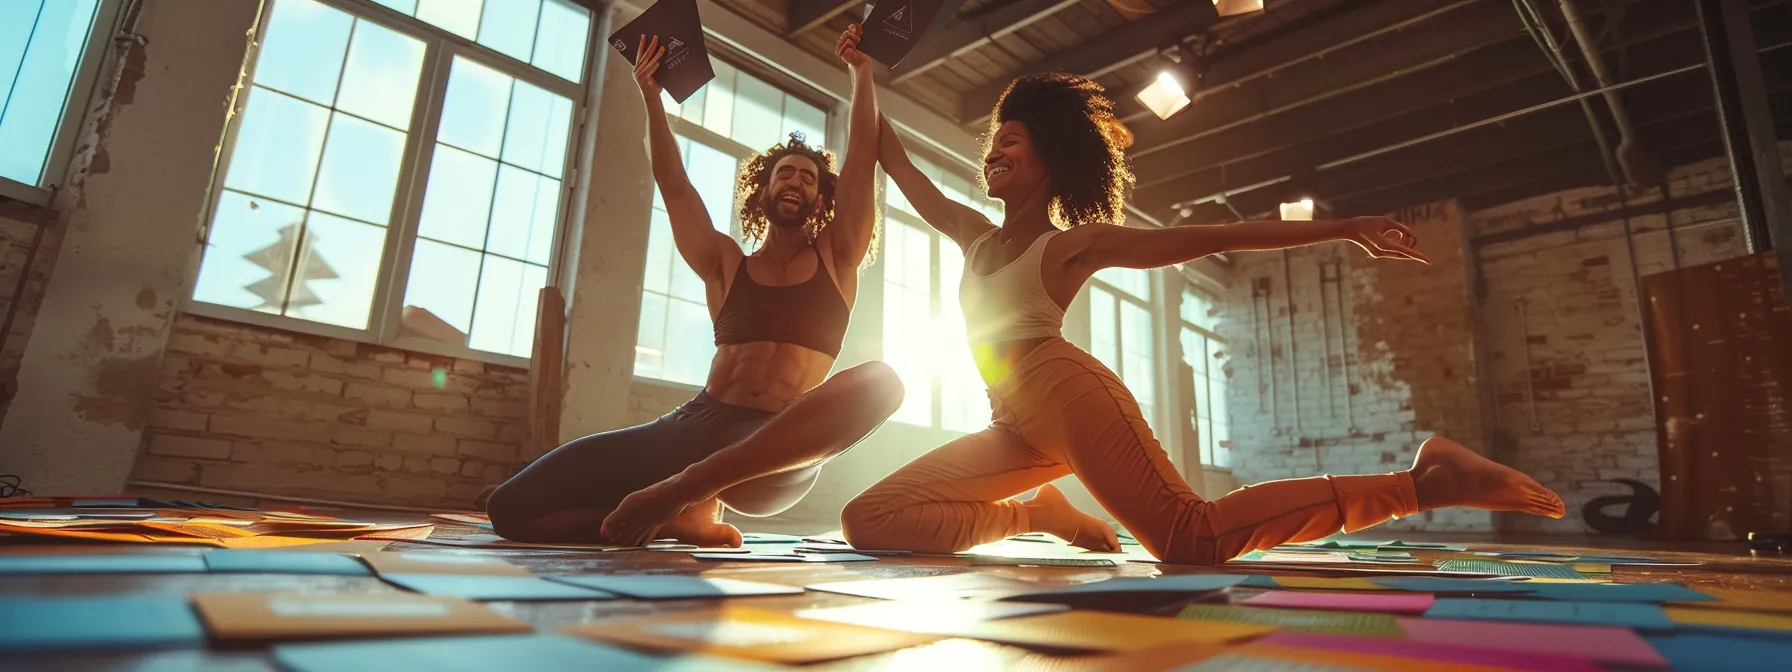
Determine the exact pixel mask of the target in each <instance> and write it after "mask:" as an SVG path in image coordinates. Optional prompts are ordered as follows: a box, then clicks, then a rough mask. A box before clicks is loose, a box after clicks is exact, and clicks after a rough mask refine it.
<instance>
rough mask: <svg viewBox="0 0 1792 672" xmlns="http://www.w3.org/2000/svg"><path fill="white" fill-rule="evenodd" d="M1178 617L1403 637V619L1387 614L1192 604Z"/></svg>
mask: <svg viewBox="0 0 1792 672" xmlns="http://www.w3.org/2000/svg"><path fill="white" fill-rule="evenodd" d="M1176 618H1179V619H1182V620H1187V621H1199V622H1202V623H1244V624H1250V625H1261V626H1269V627H1273V628H1279V629H1282V630H1292V631H1295V632H1310V633H1314V634H1321V635H1354V636H1357V637H1399V636H1400V622H1399V621H1397V620H1395V619H1394V617H1393V616H1390V615H1388V614H1364V613H1355V612H1348V611H1315V610H1310V609H1269V608H1264V607H1243V606H1238V605H1234V604H1191V605H1188V606H1187V607H1183V609H1182V612H1181V613H1178V614H1176Z"/></svg>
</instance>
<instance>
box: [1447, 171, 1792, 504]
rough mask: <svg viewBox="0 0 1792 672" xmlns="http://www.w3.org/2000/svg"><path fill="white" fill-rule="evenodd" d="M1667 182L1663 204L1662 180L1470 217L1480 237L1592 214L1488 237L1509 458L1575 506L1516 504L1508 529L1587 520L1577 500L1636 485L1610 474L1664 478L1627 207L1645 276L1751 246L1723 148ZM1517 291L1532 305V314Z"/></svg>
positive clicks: (1494, 369) (1497, 382)
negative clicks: (1533, 231) (1561, 509)
mask: <svg viewBox="0 0 1792 672" xmlns="http://www.w3.org/2000/svg"><path fill="white" fill-rule="evenodd" d="M1780 149H1781V155H1782V161H1783V162H1785V164H1786V165H1788V166H1792V142H1788V143H1781V145H1780ZM1667 187H1668V193H1669V195H1670V196H1671V198H1672V206H1671V207H1665V206H1664V204H1663V200H1662V192H1661V191H1660V190H1659V189H1653V190H1647V191H1643V192H1640V193H1636V194H1632V195H1630V196H1629V197H1628V198H1626V199H1620V198H1619V197H1618V194H1617V193H1616V192H1614V191H1613V190H1612V189H1609V188H1590V189H1576V190H1571V191H1565V192H1559V193H1555V194H1549V195H1546V196H1541V197H1537V198H1532V199H1527V200H1524V201H1519V202H1516V203H1508V204H1505V205H1501V206H1498V207H1494V208H1488V209H1484V210H1481V211H1479V212H1475V213H1473V214H1472V215H1471V217H1470V224H1471V226H1472V227H1473V230H1474V231H1475V233H1476V235H1488V234H1497V233H1501V232H1510V231H1522V230H1524V229H1527V228H1531V227H1544V226H1548V225H1549V224H1550V223H1552V222H1560V221H1565V220H1572V221H1575V222H1580V223H1582V225H1581V226H1578V227H1574V228H1572V229H1570V230H1562V231H1548V232H1544V233H1541V234H1540V235H1532V236H1528V237H1524V238H1519V239H1516V240H1510V241H1505V242H1494V243H1490V244H1487V245H1484V246H1482V247H1481V248H1480V251H1479V256H1480V261H1481V265H1482V271H1483V274H1484V277H1485V278H1486V279H1487V280H1486V285H1487V299H1486V303H1485V306H1484V310H1483V313H1484V315H1485V320H1484V334H1485V337H1486V343H1487V348H1488V365H1489V366H1488V372H1489V378H1490V382H1491V383H1492V384H1493V386H1494V389H1495V392H1496V401H1497V404H1496V408H1495V411H1494V412H1495V416H1496V418H1497V423H1498V424H1497V426H1498V436H1499V442H1500V443H1501V444H1502V452H1504V453H1505V454H1508V455H1511V456H1512V458H1511V462H1512V464H1513V466H1515V467H1517V468H1518V469H1520V470H1522V471H1525V472H1526V473H1529V474H1531V475H1532V476H1533V477H1535V478H1536V479H1537V480H1538V481H1540V482H1542V483H1543V484H1544V485H1547V486H1549V487H1551V488H1554V489H1555V490H1556V491H1557V492H1559V493H1561V495H1562V498H1563V500H1564V501H1565V502H1566V503H1567V505H1568V516H1566V517H1564V518H1563V519H1561V520H1549V519H1545V518H1536V517H1532V516H1512V517H1510V518H1508V519H1507V521H1506V524H1505V527H1507V528H1509V529H1514V530H1524V531H1550V532H1584V531H1587V528H1586V526H1585V522H1584V520H1583V518H1582V514H1581V507H1583V506H1584V505H1585V503H1586V502H1587V501H1588V500H1590V499H1592V498H1594V497H1600V496H1604V495H1608V494H1620V493H1622V492H1625V491H1627V489H1626V488H1623V487H1622V486H1618V485H1615V484H1612V483H1608V482H1607V480H1608V479H1613V478H1631V479H1636V480H1638V481H1642V482H1644V483H1648V484H1650V485H1651V486H1654V487H1657V488H1659V486H1660V483H1659V462H1658V456H1657V455H1658V454H1657V450H1656V435H1655V419H1654V417H1653V413H1654V410H1653V405H1652V404H1651V402H1650V399H1649V386H1650V383H1649V369H1648V362H1647V356H1646V354H1645V351H1644V346H1643V335H1642V330H1641V327H1640V322H1639V315H1638V313H1637V299H1636V284H1635V276H1633V274H1632V273H1633V271H1632V266H1631V264H1632V257H1631V253H1630V248H1629V246H1627V245H1626V242H1625V236H1624V214H1625V212H1626V211H1628V212H1630V213H1631V217H1630V227H1631V231H1632V237H1631V239H1632V242H1633V244H1634V246H1635V249H1636V254H1635V264H1636V273H1637V274H1638V275H1643V276H1647V275H1650V274H1653V273H1658V272H1661V271H1666V270H1669V269H1672V268H1674V267H1676V265H1678V266H1686V265H1692V264H1703V263H1708V262H1713V261H1719V260H1722V259H1727V258H1731V257H1735V256H1739V255H1741V254H1744V253H1745V252H1746V245H1745V242H1744V240H1743V236H1742V231H1741V225H1740V222H1739V220H1738V214H1737V209H1736V204H1735V202H1734V200H1733V199H1734V197H1733V194H1732V193H1731V191H1730V190H1731V182H1730V175H1729V168H1728V165H1727V163H1726V162H1725V161H1724V160H1723V159H1721V158H1718V159H1712V160H1709V161H1703V162H1700V163H1696V164H1691V165H1687V166H1681V167H1678V168H1675V169H1673V170H1671V171H1669V173H1668V179H1667ZM1663 210H1667V212H1666V213H1664V212H1662V211H1663ZM1670 222H1671V229H1672V240H1671V242H1670V236H1669V229H1670ZM1676 248H1677V250H1676ZM1676 257H1677V262H1676ZM1519 302H1523V305H1524V306H1525V316H1524V320H1523V321H1520V319H1519V314H1518V309H1517V305H1518V303H1519ZM1527 355H1528V357H1529V360H1528V362H1527V360H1526V356H1527ZM1527 365H1528V368H1527ZM1533 386H1534V390H1535V415H1534V417H1533V413H1532V389H1533Z"/></svg>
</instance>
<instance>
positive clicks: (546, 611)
mask: <svg viewBox="0 0 1792 672" xmlns="http://www.w3.org/2000/svg"><path fill="white" fill-rule="evenodd" d="M365 519H370V520H371V519H380V520H395V518H394V517H393V516H390V515H386V516H367V517H366V518H365ZM478 531H482V530H476V529H474V528H470V527H459V526H454V525H443V526H441V527H439V528H438V531H437V536H453V535H457V534H465V533H473V532H478ZM816 532H822V531H820V530H817V531H816ZM1365 536H1366V537H1368V538H1380V539H1386V538H1389V537H1390V536H1393V535H1388V534H1383V535H1379V536H1377V535H1365ZM1398 536H1399V538H1401V539H1404V540H1408V541H1450V542H1457V543H1463V544H1466V545H1469V546H1470V547H1471V550H1531V551H1552V552H1557V551H1561V552H1581V553H1593V552H1606V553H1608V554H1609V553H1610V552H1612V551H1618V550H1623V551H1644V552H1647V554H1649V555H1651V556H1655V557H1659V558H1663V559H1668V558H1673V559H1683V560H1692V561H1698V562H1702V563H1704V564H1703V565H1701V566H1697V567H1674V568H1647V569H1646V568H1626V567H1620V568H1616V570H1615V574H1614V576H1613V579H1614V580H1615V581H1618V582H1623V583H1628V582H1635V581H1676V582H1681V583H1685V584H1687V585H1689V586H1692V587H1695V588H1724V589H1744V590H1776V591H1786V592H1792V558H1788V557H1786V556H1784V555H1780V554H1778V553H1771V554H1754V553H1751V552H1750V551H1749V550H1748V549H1747V547H1746V545H1745V544H1741V543H1735V544H1717V543H1704V544H1664V543H1657V542H1647V541H1636V540H1626V539H1616V538H1593V537H1562V536H1531V537H1517V536H1512V537H1494V536H1492V535H1418V534H1401V535H1398ZM777 548H780V547H779V546H775V545H756V550H765V551H771V550H774V549H777ZM201 550H202V549H200V548H196V547H167V546H158V547H142V546H134V545H133V546H117V545H98V544H93V545H44V544H26V543H20V542H19V540H17V539H14V540H12V541H10V542H9V543H7V544H6V545H4V546H0V553H6V554H12V553H118V552H132V553H176V554H191V553H199V552H201ZM388 550H403V551H407V552H409V551H421V552H428V553H472V554H487V555H494V556H499V557H503V558H504V559H506V560H508V561H510V562H512V563H514V564H516V565H519V566H522V567H524V568H527V569H529V570H531V571H533V572H535V573H537V574H554V573H602V572H615V573H624V572H629V573H642V572H646V573H673V574H690V575H696V574H702V575H704V576H708V577H728V578H738V579H749V580H753V581H761V582H767V583H779V584H786V585H792V586H801V585H806V584H813V583H820V582H828V581H848V580H862V579H887V578H903V577H918V576H935V575H945V574H957V573H965V572H982V573H988V574H996V575H1000V576H1005V577H1011V578H1021V579H1026V580H1031V581H1036V582H1040V583H1048V584H1049V583H1061V584H1073V583H1083V582H1088V581H1092V580H1099V579H1102V578H1107V577H1113V576H1139V577H1145V576H1154V575H1157V574H1159V573H1163V574H1185V573H1201V572H1211V571H1214V570H1212V569H1203V568H1198V567H1182V566H1171V565H1156V564H1145V563H1127V564H1124V565H1122V566H1120V567H1116V568H1112V569H1087V568H1040V567H988V566H980V567H968V566H966V564H965V562H964V561H963V560H960V559H955V558H899V559H893V558H884V559H882V560H880V561H879V562H875V563H850V564H832V565H796V566H792V565H784V564H758V563H736V562H709V561H699V560H694V559H692V558H691V557H690V556H689V555H688V554H687V553H681V552H645V551H642V552H626V553H586V552H572V551H536V550H484V549H480V550H474V549H460V548H451V547H443V546H435V545H427V544H418V543H411V542H394V543H393V544H392V545H391V546H390V547H388ZM1230 571H1231V572H1232V573H1238V572H1239V570H1237V569H1232V570H1230ZM1276 573H1277V574H1295V573H1291V572H1276ZM1315 575H1318V574H1315ZM396 590H398V589H397V588H394V587H392V586H390V585H388V584H385V583H382V582H381V581H380V580H379V579H377V578H374V577H336V576H285V575H253V574H244V575H220V574H186V575H158V576H127V575H104V576H92V575H86V576H32V577H21V576H11V577H0V600H3V599H5V598H6V597H10V596H19V595H77V594H120V593H129V594H145V593H148V594H176V595H178V594H186V593H192V592H202V591H255V592H271V591H314V592H330V593H372V592H389V591H396ZM1240 592H1243V591H1240ZM1248 594H1249V593H1248V592H1244V595H1245V596H1248ZM1234 599H1237V596H1235V597H1234ZM739 601H741V602H743V603H750V604H751V605H752V606H754V607H759V608H766V609H772V610H781V611H783V610H790V611H794V610H797V609H806V608H812V607H829V606H844V605H849V604H857V603H862V602H868V601H871V600H867V599H864V598H857V597H850V596H845V595H835V594H831V593H821V592H814V591H811V592H807V593H804V594H802V595H792V596H782V597H757V598H741V599H740V600H739ZM488 604H490V605H492V606H493V607H494V608H495V609H496V610H498V611H500V612H502V613H505V614H508V615H511V616H514V617H517V618H520V619H523V620H526V621H530V622H532V623H534V624H535V626H536V627H537V629H538V630H540V631H544V632H546V631H554V630H558V629H560V628H562V627H564V626H567V625H570V624H575V623H583V622H590V621H595V620H600V619H604V618H610V617H614V616H620V615H634V614H643V613H650V612H659V613H664V612H669V611H675V610H688V609H699V608H705V607H711V606H714V604H715V602H714V601H710V600H687V601H673V602H664V601H662V602H654V603H647V602H639V601H630V600H626V599H625V600H615V601H594V602H545V603H543V602H537V603H522V602H493V603H488ZM1049 657H1050V656H1048V654H1043V653H1038V652H1033V651H1028V650H1026V649H1021V648H1016V647H1010V646H1003V645H997V644H989V643H984V642H977V641H970V640H962V639H953V640H944V641H939V642H935V643H932V644H928V645H925V646H920V647H916V648H913V649H909V650H904V651H898V652H895V653H890V654H882V655H876V656H866V657H861V658H854V659H848V660H844V661H835V662H832V663H826V664H822V665H815V666H809V667H810V668H813V669H821V670H886V669H887V670H895V669H904V670H906V669H928V670H934V671H943V670H954V671H958V670H980V669H990V670H994V669H1003V668H1005V667H1009V666H1011V665H1013V664H1015V663H1019V662H1023V661H1025V662H1045V659H1047V658H1049ZM1066 662H1068V661H1066ZM0 669H34V670H49V669H55V670H63V669H70V670H83V669H106V670H117V669H137V670H231V671H236V670H273V669H276V668H275V667H274V666H273V664H272V663H271V662H270V660H269V657H268V655H267V653H266V651H265V650H259V649H256V650H231V651H220V650H199V651H174V652H160V653H146V654H129V655H104V656H101V655H90V656H58V657H54V658H17V657H14V658H10V659H0Z"/></svg>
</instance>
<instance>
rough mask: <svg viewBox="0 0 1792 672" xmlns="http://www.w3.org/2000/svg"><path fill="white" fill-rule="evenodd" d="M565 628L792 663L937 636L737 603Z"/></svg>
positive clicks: (632, 642) (647, 644) (609, 638)
mask: <svg viewBox="0 0 1792 672" xmlns="http://www.w3.org/2000/svg"><path fill="white" fill-rule="evenodd" d="M566 632H567V633H568V634H572V635H578V636H580V637H589V638H591V639H597V640H602V641H605V642H609V643H612V644H621V645H624V646H636V647H642V648H647V649H655V650H660V651H676V652H686V653H702V654H710V655H717V656H728V657H732V658H745V659H749V660H759V661H766V662H774V663H792V664H795V663H811V662H819V661H823V660H835V659H838V658H849V657H852V656H861V655H866V654H872V653H882V652H885V651H895V650H897V649H905V648H908V647H910V646H914V645H916V644H924V643H927V642H931V641H934V640H937V639H939V638H938V637H935V636H932V635H923V634H917V633H912V632H897V631H895V630H882V629H878V628H867V627H864V626H858V625H848V624H845V623H834V622H830V621H815V620H809V619H805V618H797V617H795V616H792V615H790V614H781V613H777V612H771V611H761V610H759V609H744V608H740V607H723V608H720V609H715V610H703V611H696V612H685V613H678V614H664V615H657V616H644V617H638V618H621V619H609V620H603V621H596V622H592V623H584V624H580V625H576V626H573V627H571V628H567V629H566Z"/></svg>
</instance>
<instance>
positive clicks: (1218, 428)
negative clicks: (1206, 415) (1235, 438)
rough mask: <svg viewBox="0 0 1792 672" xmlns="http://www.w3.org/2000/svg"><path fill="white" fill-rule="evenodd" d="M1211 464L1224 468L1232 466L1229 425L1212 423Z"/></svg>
mask: <svg viewBox="0 0 1792 672" xmlns="http://www.w3.org/2000/svg"><path fill="white" fill-rule="evenodd" d="M1213 464H1214V466H1218V467H1226V468H1230V467H1231V466H1232V430H1231V425H1226V424H1221V423H1218V422H1216V423H1213Z"/></svg>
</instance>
